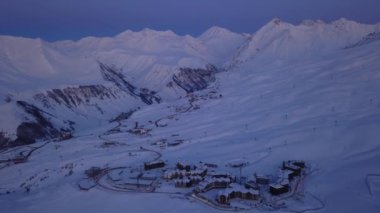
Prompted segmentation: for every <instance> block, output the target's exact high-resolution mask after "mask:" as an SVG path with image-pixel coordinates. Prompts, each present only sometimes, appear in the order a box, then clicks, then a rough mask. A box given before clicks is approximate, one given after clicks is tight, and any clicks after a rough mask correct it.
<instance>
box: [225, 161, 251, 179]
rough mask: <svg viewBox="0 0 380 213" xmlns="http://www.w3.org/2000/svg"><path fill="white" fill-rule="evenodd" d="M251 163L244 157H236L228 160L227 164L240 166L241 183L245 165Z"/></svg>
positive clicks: (234, 166)
mask: <svg viewBox="0 0 380 213" xmlns="http://www.w3.org/2000/svg"><path fill="white" fill-rule="evenodd" d="M248 165H249V162H248V161H247V160H246V159H244V158H239V159H234V160H230V161H228V162H227V164H226V166H228V167H231V168H239V181H240V184H241V174H242V170H243V167H246V166H248Z"/></svg>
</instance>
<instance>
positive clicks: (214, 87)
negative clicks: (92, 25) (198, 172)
mask: <svg viewBox="0 0 380 213" xmlns="http://www.w3.org/2000/svg"><path fill="white" fill-rule="evenodd" d="M379 26H380V25H363V24H359V23H355V22H352V21H348V20H345V19H341V20H338V21H336V22H332V23H322V22H320V21H305V22H303V23H302V24H301V25H298V26H294V25H291V24H288V23H284V22H282V21H280V20H277V19H275V20H273V21H272V22H270V23H268V25H266V26H264V27H263V28H262V29H261V30H259V31H258V32H257V33H255V34H254V35H249V36H248V35H240V34H236V33H232V32H229V31H228V30H225V29H221V28H217V27H213V28H211V29H210V30H209V31H208V32H206V33H204V34H203V35H201V36H200V37H199V38H192V37H190V36H184V37H180V36H177V35H175V34H174V33H173V32H171V31H167V32H155V31H151V30H144V31H142V32H131V31H127V32H124V33H122V34H120V35H118V36H116V37H115V38H84V39H82V40H80V41H77V42H73V41H62V42H56V43H47V42H44V41H36V40H30V41H29V42H28V41H26V40H29V39H24V38H10V37H1V38H0V68H1V69H2V71H1V73H0V76H1V81H0V82H1V86H0V87H1V89H2V91H3V92H1V93H0V95H1V98H2V100H1V102H0V112H1V118H0V120H1V122H0V123H1V128H2V129H3V130H4V129H5V130H9V134H15V133H14V132H13V133H12V131H15V128H16V127H17V125H18V124H19V123H18V122H22V121H24V120H23V119H25V116H23V112H22V111H20V109H18V108H17V106H16V105H14V102H15V101H16V100H27V101H29V102H31V103H33V104H35V105H37V106H40V107H42V109H44V110H47V111H48V112H54V113H56V114H54V115H55V116H56V117H57V118H56V119H58V120H59V119H61V120H66V119H69V120H70V119H71V120H75V121H76V124H75V125H74V126H75V131H74V137H73V138H71V139H69V140H64V141H55V140H53V139H43V140H42V139H41V140H39V141H38V142H37V143H34V144H31V145H25V146H19V147H14V148H9V149H4V150H1V151H0V212H4V213H5V212H7V213H16V212H20V213H21V212H36V213H37V212H39V213H40V212H85V211H86V212H87V211H90V212H106V211H107V212H126V211H131V212H222V211H223V210H221V209H217V208H213V207H211V206H209V205H206V204H204V203H202V202H199V201H198V200H197V199H195V198H193V197H189V196H183V195H182V194H173V193H161V192H170V189H167V188H165V187H164V185H163V187H162V188H161V189H159V190H156V191H155V192H153V193H141V192H116V191H110V190H107V189H104V188H102V187H98V186H96V187H94V188H92V189H90V190H88V191H83V190H80V189H79V187H78V183H79V182H80V181H81V180H82V179H83V178H84V177H85V174H84V173H85V171H86V170H87V169H89V168H90V167H93V166H95V167H101V168H114V167H136V168H141V167H142V166H143V163H144V162H148V161H152V160H156V159H162V160H164V161H165V162H166V163H167V164H169V165H168V167H170V166H174V165H175V163H177V162H178V161H185V162H189V163H192V164H198V163H199V162H200V161H202V162H206V163H212V164H218V165H219V169H220V170H225V171H228V172H231V173H233V174H234V175H238V174H239V172H238V170H236V169H232V168H228V167H226V163H227V162H230V161H231V160H234V159H239V158H244V159H245V160H246V161H248V162H249V165H248V166H247V167H245V168H244V169H243V175H244V176H248V177H250V176H252V175H253V174H254V173H258V174H276V172H277V171H278V170H279V165H280V164H281V163H282V161H285V160H304V161H305V162H307V164H308V166H309V169H310V172H309V174H308V175H307V176H306V178H305V181H304V186H303V189H302V191H301V192H299V193H298V194H297V195H296V196H295V197H294V198H292V199H289V200H286V199H285V201H284V207H283V208H275V209H274V208H269V207H267V208H266V207H261V208H253V209H251V210H249V212H272V211H274V212H347V213H348V212H352V213H356V212H377V211H378V209H379V208H380V167H379V163H380V142H379V139H380V131H379V130H380V129H379V128H380V60H379V59H380V40H376V39H374V40H371V41H370V42H365V43H363V42H360V41H361V40H362V39H363V38H365V37H366V36H367V35H368V34H370V33H373V32H379V30H380V27H379ZM10 40H11V41H12V43H10ZM19 40H20V41H19ZM24 42H25V43H27V44H24ZM358 42H360V44H363V45H355V44H356V43H358ZM223 43H226V45H225V46H224V44H223ZM18 45H20V46H18ZM352 45H354V46H352ZM16 46H17V47H18V48H20V49H14V48H16ZM349 46H352V47H350V48H345V47H349ZM223 47H225V49H223ZM24 50H27V51H24ZM28 51H31V53H28ZM41 51H42V52H43V53H42V52H41ZM97 60H98V61H101V62H102V63H105V64H113V65H115V66H116V67H119V68H122V73H124V75H125V76H126V78H127V79H128V81H129V82H132V84H133V85H136V86H137V87H138V88H145V87H146V88H148V89H153V90H154V91H157V94H158V95H160V97H161V98H162V102H161V103H154V104H151V105H148V104H144V103H142V102H140V101H139V100H138V99H137V98H135V97H132V96H129V95H128V94H124V93H121V92H120V91H119V89H120V87H117V86H115V85H111V83H110V82H106V81H105V80H103V79H102V78H101V75H100V74H99V67H98V64H97V63H96V61H97ZM207 64H213V65H215V66H216V67H218V72H217V73H216V74H215V78H216V79H215V81H213V82H209V86H208V87H207V88H206V89H203V90H199V91H195V92H193V93H191V94H186V92H185V91H183V90H182V89H181V88H180V87H178V86H174V87H168V86H167V84H168V83H169V82H170V81H171V79H172V75H173V74H175V73H177V72H178V70H179V68H181V67H191V68H204V67H205V66H206V65H207ZM70 67H71V68H70ZM69 68H70V69H69ZM67 76H73V77H71V78H68V77H67ZM42 79H44V80H43V81H42ZM23 82H25V83H23ZM84 84H86V85H89V84H102V85H107V88H112V89H113V91H117V92H115V93H116V94H118V95H119V96H118V97H119V98H115V99H114V98H111V99H107V98H105V99H103V100H101V99H97V98H96V97H92V98H90V99H89V102H88V105H80V106H79V107H78V108H75V107H73V108H67V107H65V106H64V105H58V104H56V108H54V109H51V108H43V104H41V103H39V102H38V101H36V100H35V99H33V98H32V97H33V95H34V94H35V93H37V91H46V90H49V89H54V88H65V86H67V85H84ZM21 85H22V86H21ZM9 95H12V101H10V102H7V101H4V100H5V98H6V97H8V96H9ZM94 103H96V104H97V106H98V107H100V108H101V109H103V110H104V113H99V112H98V111H99V110H96V109H95V108H91V107H89V105H91V104H94ZM131 109H133V110H135V111H134V113H133V114H132V115H131V116H130V117H129V118H127V119H124V120H120V121H115V122H108V121H109V120H111V119H112V118H115V117H116V116H117V115H119V114H120V113H121V112H127V111H129V110H131ZM49 110H50V111H49ZM79 112H80V113H79ZM79 114H81V115H83V116H79V117H78V115H79ZM16 118H17V119H16ZM26 119H30V118H26ZM52 122H53V124H54V125H58V124H59V122H56V121H52ZM133 131H135V132H133ZM136 131H137V133H136ZM141 131H147V132H142V133H141ZM140 133H141V134H140ZM13 136H14V135H13ZM176 141H180V143H179V144H176V143H174V142H176ZM171 143H172V144H174V145H169V144H171ZM36 147H37V148H36ZM30 150H34V151H33V152H32V153H31V155H30V156H29V158H28V159H27V161H26V162H23V163H18V164H13V163H10V162H7V159H9V158H13V157H14V156H18V155H20V153H28V152H29V151H30ZM165 190H167V191H165Z"/></svg>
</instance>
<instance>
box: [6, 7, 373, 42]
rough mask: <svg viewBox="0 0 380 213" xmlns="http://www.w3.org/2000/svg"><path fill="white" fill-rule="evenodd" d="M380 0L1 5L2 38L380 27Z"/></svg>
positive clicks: (67, 37) (48, 38)
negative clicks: (318, 22) (329, 24)
mask: <svg viewBox="0 0 380 213" xmlns="http://www.w3.org/2000/svg"><path fill="white" fill-rule="evenodd" d="M379 8H380V0H0V34H2V35H16V36H23V37H40V38H42V39H45V40H49V41H55V40H63V39H73V40H77V39H79V38H82V37H85V36H90V35H91V36H114V35H116V34H117V33H120V32H122V31H125V30H126V29H131V30H134V31H139V30H141V29H143V28H152V29H156V30H167V29H171V30H173V31H174V32H176V33H177V34H180V35H184V34H191V35H193V36H197V35H199V34H201V33H202V32H203V31H205V30H206V29H207V28H209V27H211V26H213V25H217V26H221V27H225V28H228V29H230V30H232V31H235V32H248V33H253V32H255V31H256V30H258V28H260V27H261V26H262V25H264V24H265V23H267V22H268V21H270V20H271V19H272V18H274V17H278V18H280V19H283V20H285V21H287V22H291V23H294V24H298V23H299V22H301V21H302V20H304V19H322V20H324V21H332V20H335V19H338V18H341V17H345V18H348V19H351V20H355V21H359V22H363V23H378V22H380V12H379Z"/></svg>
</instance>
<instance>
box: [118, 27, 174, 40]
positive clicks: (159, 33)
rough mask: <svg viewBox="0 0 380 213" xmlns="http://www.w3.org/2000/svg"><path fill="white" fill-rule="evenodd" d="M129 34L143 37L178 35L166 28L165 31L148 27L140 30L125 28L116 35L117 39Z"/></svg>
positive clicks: (126, 36) (129, 35)
mask: <svg viewBox="0 0 380 213" xmlns="http://www.w3.org/2000/svg"><path fill="white" fill-rule="evenodd" d="M131 36H144V37H157V36H160V37H178V35H177V34H175V33H174V32H173V31H171V30H166V31H158V30H153V29H150V28H144V29H143V30H141V31H138V32H135V31H131V30H126V31H124V32H122V33H120V34H118V35H117V36H116V38H118V39H123V38H128V37H131Z"/></svg>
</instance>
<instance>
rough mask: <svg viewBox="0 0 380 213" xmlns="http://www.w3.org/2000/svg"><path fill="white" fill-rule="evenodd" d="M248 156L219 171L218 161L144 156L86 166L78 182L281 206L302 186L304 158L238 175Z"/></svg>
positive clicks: (239, 205)
mask: <svg viewBox="0 0 380 213" xmlns="http://www.w3.org/2000/svg"><path fill="white" fill-rule="evenodd" d="M246 165H248V162H244V161H242V160H238V161H236V160H235V161H232V162H229V163H227V165H225V166H226V167H229V168H232V169H234V168H235V169H239V171H240V174H238V175H236V174H233V173H231V172H225V171H222V169H219V168H221V167H222V166H219V165H216V164H211V163H203V162H200V163H198V164H197V165H194V164H187V163H184V162H176V163H175V164H173V165H171V164H170V163H169V162H166V161H163V160H160V159H158V160H155V161H151V162H145V163H144V164H143V165H141V166H139V167H135V168H133V167H117V168H98V167H92V168H90V169H88V170H87V171H86V176H87V177H86V178H84V179H82V180H81V181H80V182H79V184H78V186H79V188H80V189H81V190H89V189H91V188H93V187H100V188H102V189H106V190H111V191H118V192H129V193H131V192H132V193H133V192H135V193H161V194H172V195H183V196H184V197H187V198H193V199H195V200H197V201H199V202H202V203H204V204H207V205H209V206H210V207H213V208H216V209H222V210H237V211H238V210H247V209H251V208H263V207H265V208H269V209H279V208H284V206H283V205H284V203H279V202H278V201H280V200H285V199H288V198H291V197H292V196H293V195H294V194H296V193H298V192H301V191H302V187H301V185H303V184H300V183H302V182H303V181H304V178H305V177H306V176H307V174H308V171H309V168H308V166H307V165H306V163H305V162H304V161H300V160H290V161H284V162H282V164H280V165H279V170H278V173H277V174H272V175H262V174H258V173H255V172H254V171H249V172H246V173H247V174H249V175H247V176H243V175H242V169H243V168H244V167H245V166H246Z"/></svg>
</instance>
